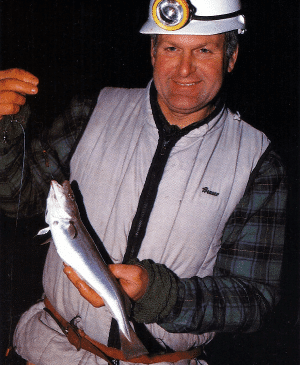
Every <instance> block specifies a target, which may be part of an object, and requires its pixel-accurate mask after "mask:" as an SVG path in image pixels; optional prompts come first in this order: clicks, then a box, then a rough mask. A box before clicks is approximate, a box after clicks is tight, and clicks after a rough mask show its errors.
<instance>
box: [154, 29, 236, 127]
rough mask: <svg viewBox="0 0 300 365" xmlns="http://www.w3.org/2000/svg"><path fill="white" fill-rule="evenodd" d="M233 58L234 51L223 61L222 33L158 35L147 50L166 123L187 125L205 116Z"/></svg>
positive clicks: (230, 66) (234, 57)
mask: <svg viewBox="0 0 300 365" xmlns="http://www.w3.org/2000/svg"><path fill="white" fill-rule="evenodd" d="M236 57H237V51H236V53H235V54H234V55H233V57H232V58H231V60H230V61H229V63H227V62H226V57H225V35H224V34H217V35H208V36H202V35H168V34H161V35H159V36H158V40H157V44H156V46H155V47H154V46H153V44H152V47H151V60H152V65H153V78H154V83H155V86H156V89H157V92H158V102H159V105H160V107H161V109H162V111H163V113H164V115H165V117H166V118H167V119H168V120H169V122H170V123H171V124H180V123H179V122H178V123H176V120H181V121H183V120H185V121H186V125H188V124H190V123H193V122H195V121H197V120H200V119H202V118H204V117H206V116H207V115H208V114H209V113H210V112H211V110H212V105H211V101H212V100H213V99H214V97H215V96H216V95H217V93H218V92H219V90H220V88H221V86H222V83H223V78H224V74H225V72H226V71H229V72H230V71H232V70H233V67H234V64H235V61H236ZM226 69H227V70H226Z"/></svg>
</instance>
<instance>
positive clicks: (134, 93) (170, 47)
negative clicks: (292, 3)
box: [0, 0, 286, 365]
mask: <svg viewBox="0 0 300 365" xmlns="http://www.w3.org/2000/svg"><path fill="white" fill-rule="evenodd" d="M244 29H245V25H244V17H243V16H242V15H241V14H240V4H239V2H238V1H228V2H226V3H225V4H220V2H219V1H210V3H209V6H208V5H207V2H205V1H203V0H194V1H193V2H191V4H190V3H187V2H186V1H184V0H178V1H168V0H162V1H159V0H152V1H151V3H150V12H149V19H148V21H147V23H146V24H145V25H144V27H143V28H142V30H141V32H142V33H146V34H151V35H153V36H152V44H151V60H152V65H153V82H152V81H151V82H150V83H149V85H148V87H147V88H146V89H129V90H124V89H116V88H105V89H104V90H102V91H101V93H100V95H99V97H98V101H97V104H96V106H94V104H93V103H92V101H90V100H85V101H80V100H75V101H74V102H73V104H72V105H71V107H70V108H69V109H68V110H67V111H66V113H65V114H64V115H62V116H61V117H59V118H58V119H57V120H56V122H55V124H54V126H53V128H52V129H51V131H49V133H48V137H47V140H46V141H39V142H38V141H36V142H34V143H33V144H32V146H31V155H34V157H35V158H34V159H32V160H31V161H30V158H27V161H26V162H27V165H26V166H25V170H24V180H23V189H22V191H23V192H22V195H21V199H20V204H19V206H18V207H17V204H12V201H13V199H12V198H10V197H11V196H12V195H13V194H12V192H13V191H14V195H15V196H16V194H15V190H14V188H13V187H12V185H14V186H16V185H17V184H16V183H15V184H11V185H9V184H7V185H6V186H7V188H6V190H5V191H4V193H5V194H6V195H5V198H6V202H5V201H4V203H3V209H5V210H6V212H7V214H10V215H13V214H15V212H16V211H17V209H18V210H19V211H20V212H22V214H24V215H30V214H33V212H40V211H42V210H43V209H44V208H45V203H44V198H45V195H46V193H45V192H46V191H48V187H49V181H50V180H51V179H53V178H54V179H56V180H58V181H60V182H61V181H63V180H64V179H65V178H66V177H67V178H69V176H68V169H69V164H70V180H71V181H76V182H77V183H78V186H79V190H80V193H81V194H82V197H83V202H84V206H85V209H86V212H87V216H88V219H89V221H90V223H91V225H92V227H93V230H95V231H96V233H97V236H98V237H99V238H100V239H101V240H102V242H103V244H104V246H105V249H106V251H107V252H108V254H109V256H110V257H111V259H112V261H113V262H114V265H111V266H110V269H111V271H112V273H113V274H114V275H115V276H116V277H117V278H118V279H119V280H120V283H121V285H122V286H123V288H124V290H125V291H126V292H127V294H128V295H129V296H130V297H131V298H132V299H133V301H134V304H133V308H132V319H133V320H134V322H135V323H137V328H139V327H140V326H139V324H142V327H143V325H145V327H143V328H142V331H141V332H140V333H139V335H141V336H145V333H146V331H149V332H150V333H151V336H150V335H149V336H148V339H147V340H148V341H152V337H154V338H155V340H156V345H157V343H158V344H159V345H160V346H161V347H163V348H164V349H165V350H166V352H167V353H168V355H167V356H168V357H163V358H159V357H158V358H157V359H158V360H157V361H158V362H175V361H174V358H173V357H172V356H173V355H172V354H171V352H172V351H175V353H176V351H180V352H181V354H183V355H182V357H180V358H177V360H178V361H179V360H180V361H184V362H185V363H187V362H188V361H189V359H190V354H191V352H190V351H189V349H191V348H192V351H195V353H193V354H194V355H195V357H196V356H200V357H201V355H202V354H201V351H202V345H204V344H205V343H207V342H209V341H210V340H211V339H212V338H213V337H214V332H217V331H222V332H235V331H236V332H241V331H243V332H251V331H256V330H258V329H259V328H260V327H261V326H262V325H263V323H264V320H265V318H266V317H267V316H268V314H269V313H270V312H271V311H272V309H273V308H274V306H275V304H276V302H277V301H278V298H279V293H278V288H279V278H280V268H281V260H282V251H283V239H284V209H285V201H286V187H285V178H284V170H283V167H282V165H281V162H280V160H279V158H278V157H277V155H276V154H275V153H274V152H273V151H272V149H271V148H270V144H269V140H268V139H267V138H266V136H265V135H264V134H263V133H261V132H259V131H257V130H255V129H254V128H252V127H251V126H249V125H248V124H247V123H245V122H244V121H242V120H241V118H240V117H239V115H237V114H233V113H231V112H230V111H229V110H228V109H227V108H226V107H225V106H224V103H223V100H222V97H221V95H220V91H221V88H222V85H223V81H224V77H225V74H226V73H227V72H231V71H232V70H233V68H234V65H235V62H236V59H237V56H238V44H237V33H238V32H239V33H242V32H243V31H244ZM0 77H1V79H2V83H1V85H2V92H1V96H2V97H1V100H3V102H2V104H3V105H2V106H0V112H1V114H2V115H5V114H14V113H16V112H17V111H18V105H22V104H24V102H25V100H24V96H23V95H24V94H35V93H36V92H37V84H38V80H37V79H36V78H35V77H34V76H32V75H30V74H28V73H26V72H24V71H21V70H10V71H4V72H2V73H1V74H0ZM4 119H5V118H4ZM4 122H6V124H7V123H8V122H7V121H5V120H4ZM83 130H84V133H83V135H82V131H83ZM8 132H9V131H8V130H7V131H6V130H5V129H3V133H4V134H5V133H7V134H8ZM15 134H16V135H15V136H14V138H16V139H15V140H14V142H15V141H17V138H18V136H17V132H15ZM5 136H6V134H5ZM7 139H8V140H9V139H11V137H10V138H7ZM79 139H80V140H79ZM2 144H5V146H4V147H3V148H2V153H3V155H4V156H5V163H4V164H3V165H5V166H3V167H2V168H3V170H2V174H3V175H2V176H6V181H7V180H8V181H9V179H7V177H10V176H19V177H20V176H21V172H18V174H19V175H16V171H15V168H16V167H15V166H16V165H14V164H12V161H13V159H14V158H15V156H16V155H17V150H18V149H19V150H21V147H22V146H21V147H20V146H18V144H17V143H14V144H13V143H11V144H10V147H8V146H7V141H6V140H5V141H2ZM74 151H75V152H74ZM70 160H71V161H70ZM3 161H4V160H3ZM66 172H67V176H66ZM2 181H4V179H3V180H2ZM10 181H11V180H10ZM10 190H11V191H10ZM41 197H43V199H41ZM15 202H17V199H15ZM63 271H65V273H64V272H63ZM65 274H67V275H65ZM68 278H69V279H70V280H69V279H68ZM44 289H45V294H46V296H47V302H46V306H47V311H45V310H44V307H45V304H44V302H40V303H38V304H36V305H35V306H33V307H32V308H31V309H30V310H29V311H28V312H26V313H25V314H24V315H23V317H22V318H21V320H20V322H19V324H18V327H17V329H16V332H15V338H14V344H15V348H16V351H17V352H18V353H19V354H20V355H21V356H22V357H24V358H25V359H27V360H28V361H31V362H33V363H34V364H36V365H38V364H47V365H49V364H75V363H86V364H96V363H97V364H98V363H99V364H101V363H105V362H106V361H107V360H106V359H102V358H101V356H100V355H99V356H98V355H95V354H94V353H93V351H89V350H87V349H84V348H81V349H79V351H77V350H76V348H75V347H74V346H73V345H72V344H70V343H69V342H68V339H67V337H66V336H65V334H63V332H62V331H61V327H63V326H64V325H63V323H64V321H65V320H66V321H68V322H70V321H72V320H73V322H74V319H75V318H76V323H77V326H78V327H79V328H81V329H83V330H84V332H85V334H86V335H87V336H89V338H91V339H92V341H97V343H98V344H100V345H99V346H101V344H105V345H106V344H107V343H108V344H109V345H111V344H113V346H115V345H114V343H113V340H114V339H115V338H116V336H115V334H114V332H113V328H114V325H112V324H111V323H112V321H111V315H110V313H109V312H108V311H107V309H106V308H105V306H103V302H102V299H101V298H100V297H99V296H98V295H97V294H96V293H94V292H93V291H92V290H91V289H90V288H89V287H88V286H87V285H86V284H85V283H84V282H83V281H82V280H80V279H79V278H78V277H77V275H76V274H75V273H74V271H73V270H72V269H71V268H68V267H67V268H64V265H63V262H62V261H61V260H60V258H59V257H58V255H57V252H56V250H55V248H54V246H53V245H51V246H50V248H49V252H48V257H47V260H46V264H45V269H44ZM47 303H48V304H47ZM49 303H50V304H49ZM49 311H50V312H49ZM138 332H139V331H138ZM98 344H97V346H98ZM146 346H147V347H148V349H149V351H150V353H152V352H155V350H154V346H155V345H154V344H153V342H151V343H150V344H149V343H148V344H147V345H146ZM101 349H102V350H103V348H102V347H101ZM105 351H106V350H105V349H104V352H105ZM106 355H107V354H106ZM152 355H153V354H152ZM177 355H178V353H176V356H177ZM178 356H179V355H178ZM104 357H105V356H104ZM120 359H121V360H122V356H120Z"/></svg>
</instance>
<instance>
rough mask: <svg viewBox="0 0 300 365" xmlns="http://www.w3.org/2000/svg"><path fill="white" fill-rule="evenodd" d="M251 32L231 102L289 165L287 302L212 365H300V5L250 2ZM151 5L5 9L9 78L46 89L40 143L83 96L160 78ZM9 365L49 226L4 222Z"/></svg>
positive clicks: (59, 3)
mask: <svg viewBox="0 0 300 365" xmlns="http://www.w3.org/2000/svg"><path fill="white" fill-rule="evenodd" d="M244 9H245V15H246V19H247V32H246V34H245V35H244V36H242V37H241V43H240V54H239V59H238V62H237V65H236V68H235V70H234V72H233V74H232V75H230V76H229V77H228V80H227V95H228V96H227V100H228V104H229V106H230V107H231V108H232V109H233V110H238V111H239V112H240V114H241V116H242V118H243V119H244V120H246V121H247V122H249V123H250V124H252V125H254V126H255V127H256V128H258V129H260V130H262V131H263V132H264V133H265V134H266V135H267V136H268V137H269V138H270V139H271V141H272V142H273V145H274V146H275V149H276V150H277V151H278V153H279V154H280V155H281V157H282V158H283V160H284V162H285V165H286V168H287V172H288V176H289V186H290V197H289V203H288V219H287V231H286V252H285V260H284V266H283V278H282V293H283V294H282V299H281V301H280V303H279V305H278V306H277V310H276V312H275V313H274V316H273V317H272V318H270V321H269V323H268V325H267V327H266V328H265V329H264V330H262V331H260V332H258V333H256V334H234V335H233V334H220V335H219V336H218V337H216V339H215V341H213V343H212V344H211V345H210V347H211V348H209V349H208V350H209V351H212V352H213V353H214V354H215V355H213V357H212V360H213V362H212V365H214V364H216V365H237V364H245V365H255V364H257V365H267V364H270V365H276V364H278V365H279V364H280V365H284V364H295V365H296V364H299V363H300V362H299V348H300V346H299V345H300V342H299V318H298V316H299V301H298V300H299V292H300V287H299V268H298V261H299V226H300V224H299V222H300V220H299V218H300V215H299V203H300V201H299V190H300V189H299V157H300V150H299V143H300V139H299V117H300V115H299V102H300V98H299V82H300V77H299V76H300V75H299V55H300V54H299V44H300V34H299V12H300V4H298V2H297V1H291V0H289V1H287V0H273V1H271V0H263V1H261V0H251V1H250V0H245V1H244ZM147 14H148V1H145V0H143V1H135V2H133V1H130V2H127V1H120V0H110V1H103V0H90V1H84V0H77V1H75V0H73V1H71V0H42V1H41V0H31V1H26V0H0V69H1V70H3V69H7V68H13V67H18V68H23V69H26V70H28V71H30V72H31V73H33V74H34V75H36V76H37V77H38V78H39V79H40V85H39V90H40V91H39V93H38V95H37V96H33V97H32V96H31V97H28V99H27V100H28V103H29V104H30V107H31V110H32V113H33V115H34V116H35V118H34V125H32V126H31V129H30V133H31V134H30V135H29V136H27V137H26V138H31V137H32V136H33V135H34V133H35V131H36V133H37V132H38V131H40V130H42V129H43V128H47V127H48V126H49V125H50V123H51V122H52V120H53V117H54V116H56V115H57V114H59V113H60V111H61V110H62V109H63V108H64V107H65V106H66V105H67V104H68V102H69V101H70V99H71V97H72V96H73V95H74V94H76V93H85V92H90V91H95V92H96V91H98V90H100V88H101V87H104V86H121V87H145V86H146V85H147V83H148V81H149V79H150V78H151V64H150V57H149V45H150V41H149V38H148V36H145V35H141V34H139V29H140V28H141V26H142V25H143V23H144V22H145V21H146V19H147ZM0 218H1V220H0V350H1V357H0V364H2V363H3V364H4V360H3V351H5V349H6V346H7V341H8V337H9V333H12V331H11V329H10V327H11V326H14V325H15V324H16V322H17V319H18V317H19V315H20V313H21V312H23V311H25V310H26V309H27V308H28V307H29V306H30V305H31V304H32V303H34V302H35V301H36V300H37V299H38V298H39V297H40V296H41V294H42V287H41V280H42V267H43V261H44V257H45V254H46V250H47V247H46V246H37V245H34V244H33V243H32V237H33V236H34V235H35V234H36V233H37V227H38V226H39V225H40V224H41V222H42V221H43V217H37V218H35V219H29V220H22V219H21V220H19V221H18V222H16V221H15V220H12V219H8V218H7V217H5V216H4V215H1V212H0Z"/></svg>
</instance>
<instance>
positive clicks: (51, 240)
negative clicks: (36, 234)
mask: <svg viewBox="0 0 300 365" xmlns="http://www.w3.org/2000/svg"><path fill="white" fill-rule="evenodd" d="M52 242H53V238H52V237H50V238H49V239H47V240H46V241H44V242H42V243H40V245H41V246H42V245H46V244H47V243H52Z"/></svg>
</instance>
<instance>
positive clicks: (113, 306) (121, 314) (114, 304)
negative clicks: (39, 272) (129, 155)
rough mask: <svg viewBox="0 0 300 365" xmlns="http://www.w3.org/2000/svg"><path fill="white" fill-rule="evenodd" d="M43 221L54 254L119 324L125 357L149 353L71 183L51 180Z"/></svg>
mask: <svg viewBox="0 0 300 365" xmlns="http://www.w3.org/2000/svg"><path fill="white" fill-rule="evenodd" d="M45 221H46V223H48V225H49V226H48V227H47V228H44V229H42V230H40V231H39V233H38V235H42V234H45V233H47V232H48V231H49V230H50V231H51V236H52V241H53V242H54V245H55V247H56V250H57V253H58V255H59V256H60V258H61V259H62V260H63V261H64V263H65V264H67V265H69V266H71V267H72V268H73V269H74V270H75V271H76V273H77V274H78V275H79V277H80V278H81V279H83V280H84V281H85V282H86V283H87V284H88V285H89V286H90V287H91V288H92V289H94V290H95V291H96V293H97V294H99V295H100V296H101V297H102V299H103V301H104V303H105V305H106V307H107V308H108V309H109V311H110V313H111V315H112V316H113V317H114V318H115V319H116V321H117V322H118V325H119V332H120V340H121V350H122V351H123V354H124V356H125V358H126V359H131V358H135V357H139V356H142V355H146V354H148V351H147V350H146V348H145V346H144V345H143V344H142V342H141V340H140V339H139V338H138V336H137V335H136V333H135V332H134V330H133V328H132V326H131V324H130V321H129V317H128V313H129V309H130V306H131V303H130V299H129V297H128V296H127V295H126V293H125V292H124V291H123V289H122V287H121V285H120V284H119V283H118V281H117V279H116V278H115V277H114V276H113V274H112V273H111V272H110V270H109V269H108V266H107V265H106V263H105V262H104V260H103V258H102V256H101V254H100V252H99V250H98V249H97V246H96V244H95V242H94V241H93V239H92V237H91V236H90V234H89V233H88V231H87V229H86V227H85V225H84V224H83V222H82V220H81V218H80V212H79V209H78V206H77V203H76V200H75V196H74V194H73V191H72V188H71V185H70V182H69V181H68V180H66V181H64V182H63V184H62V185H60V184H59V183H58V182H57V181H55V180H52V181H51V183H50V190H49V194H48V198H47V207H46V214H45Z"/></svg>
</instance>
